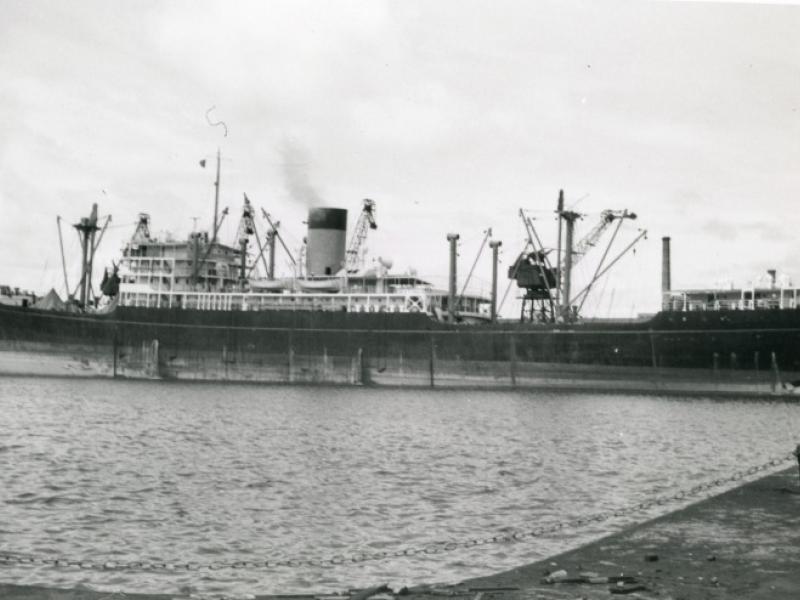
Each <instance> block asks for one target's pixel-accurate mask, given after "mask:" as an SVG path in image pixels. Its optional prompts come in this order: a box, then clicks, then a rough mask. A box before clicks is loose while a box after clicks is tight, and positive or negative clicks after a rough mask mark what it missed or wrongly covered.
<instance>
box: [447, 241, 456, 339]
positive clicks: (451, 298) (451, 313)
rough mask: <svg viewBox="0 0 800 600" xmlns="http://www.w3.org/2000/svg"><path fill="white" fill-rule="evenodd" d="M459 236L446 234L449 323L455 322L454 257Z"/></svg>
mask: <svg viewBox="0 0 800 600" xmlns="http://www.w3.org/2000/svg"><path fill="white" fill-rule="evenodd" d="M458 238H459V235H458V234H457V233H448V234H447V241H448V242H450V282H449V283H450V285H449V293H448V296H447V313H448V320H449V322H450V323H454V322H455V320H456V313H457V311H456V282H457V277H456V257H457V256H458V250H457V244H458Z"/></svg>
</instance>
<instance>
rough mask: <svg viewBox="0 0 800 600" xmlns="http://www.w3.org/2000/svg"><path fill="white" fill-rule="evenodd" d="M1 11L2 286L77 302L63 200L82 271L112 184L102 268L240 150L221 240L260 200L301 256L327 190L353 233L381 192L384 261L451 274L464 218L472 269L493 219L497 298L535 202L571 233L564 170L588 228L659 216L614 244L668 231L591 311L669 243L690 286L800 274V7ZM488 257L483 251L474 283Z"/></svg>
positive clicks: (414, 4) (652, 280)
mask: <svg viewBox="0 0 800 600" xmlns="http://www.w3.org/2000/svg"><path fill="white" fill-rule="evenodd" d="M0 12H1V13H2V15H3V18H2V20H0V76H2V86H0V208H2V218H0V282H2V283H5V284H11V285H14V286H19V287H23V288H29V289H33V290H34V291H36V292H38V293H44V292H46V291H47V290H48V289H50V287H55V288H56V289H57V290H59V291H61V292H62V295H63V288H64V284H63V274H62V269H61V258H60V251H59V244H58V230H57V226H56V217H57V216H61V217H62V219H63V220H64V221H63V234H64V246H65V254H66V262H67V267H68V274H69V278H70V286H72V287H74V285H75V282H76V281H77V273H78V269H79V264H80V259H79V247H78V242H77V236H76V234H75V231H74V230H71V228H70V227H69V225H70V224H71V223H75V222H77V220H78V219H79V218H80V217H82V216H87V215H88V213H89V211H90V209H91V205H92V203H95V202H96V203H98V205H99V212H100V214H101V215H111V216H112V222H111V225H110V227H109V229H108V230H107V232H106V235H105V236H104V238H103V241H102V244H101V247H100V248H99V250H98V255H97V258H96V264H97V265H98V269H97V271H96V277H99V275H100V274H101V271H100V269H101V267H102V266H105V265H110V264H111V261H112V260H116V259H118V257H119V254H120V249H121V247H122V245H123V244H124V243H125V242H126V241H127V240H128V239H129V238H130V236H131V235H132V233H133V230H134V224H135V222H136V220H137V215H138V214H139V213H140V212H145V213H148V214H150V215H151V228H152V229H153V231H154V233H155V232H161V231H170V232H171V233H172V234H173V235H175V236H176V237H178V238H184V237H185V236H187V235H188V233H189V232H191V231H192V229H193V228H194V227H195V226H196V227H197V228H198V229H209V228H210V227H211V221H212V213H213V198H214V187H213V181H214V169H213V168H208V167H213V159H214V157H215V155H216V151H217V149H218V148H219V149H220V151H221V153H222V157H223V158H222V169H221V170H222V176H221V186H220V204H221V206H227V207H229V209H230V212H231V214H230V215H229V216H228V217H227V219H226V220H225V222H224V224H223V227H222V232H221V238H222V239H223V241H225V240H227V241H229V242H230V241H232V240H233V239H234V237H235V234H236V226H237V222H238V213H239V211H240V210H241V205H242V198H243V194H244V193H247V195H248V197H249V198H250V199H251V200H252V201H253V203H254V204H255V205H256V206H257V207H264V208H265V209H266V210H267V211H268V212H269V213H270V214H271V215H272V216H273V217H274V218H275V219H278V220H280V221H281V231H282V233H283V235H284V237H285V239H286V241H287V243H288V244H289V246H290V248H292V249H294V250H296V249H297V248H298V247H299V245H300V244H301V241H302V238H303V236H304V234H305V232H304V228H305V225H304V224H303V221H304V220H305V218H306V214H307V210H308V208H309V207H310V206H311V205H315V204H320V205H325V206H334V207H342V208H347V209H349V210H350V216H349V224H350V227H351V228H352V227H353V226H354V224H355V220H356V218H357V214H358V211H359V209H360V206H361V201H362V199H364V198H371V199H373V200H375V202H376V205H377V211H376V218H377V222H378V229H377V230H376V231H371V232H370V236H369V238H368V240H367V246H368V248H369V253H370V256H371V257H373V258H377V257H378V256H381V257H384V258H389V259H391V260H392V262H393V264H394V270H396V271H401V272H402V271H408V270H410V269H414V270H416V272H417V273H418V274H420V275H425V276H430V277H432V278H433V279H434V280H441V279H442V278H443V277H444V276H445V275H446V273H447V261H448V248H447V241H446V235H447V233H450V232H455V233H459V234H460V236H461V240H460V245H459V263H458V267H459V281H460V282H463V280H464V278H465V277H466V274H467V273H468V272H469V270H470V267H471V266H472V264H473V262H474V261H475V260H476V256H477V255H478V251H479V248H480V246H481V241H482V239H483V237H484V231H485V230H486V229H487V228H491V229H492V235H493V238H494V239H499V240H502V242H503V246H502V253H501V257H500V258H501V261H502V264H501V273H503V276H502V278H501V283H500V287H501V292H502V291H505V288H506V279H505V276H504V271H505V270H506V269H507V268H508V266H509V265H510V264H511V263H512V262H513V261H514V259H515V258H516V256H517V254H518V253H519V252H520V251H521V250H522V247H523V244H524V239H525V232H524V228H523V226H522V223H521V220H520V218H519V214H518V213H519V210H520V208H523V209H525V210H526V211H529V212H528V213H527V214H529V215H530V216H531V217H533V218H534V224H535V226H536V228H537V230H538V231H539V233H540V235H541V237H542V238H543V239H544V241H545V245H554V244H555V238H556V236H555V231H556V224H555V221H554V216H553V210H554V209H555V203H556V199H557V196H558V191H559V189H564V190H565V196H566V200H567V206H568V207H570V208H572V209H573V210H576V211H578V212H581V213H583V214H584V215H585V216H584V217H583V219H582V220H581V221H579V223H578V231H577V236H578V238H580V237H581V236H582V235H583V234H585V233H586V232H587V231H588V230H589V229H590V228H591V227H592V226H593V225H594V223H595V222H596V221H597V220H598V219H599V213H600V211H602V210H603V209H608V208H611V209H623V208H627V209H628V210H631V211H633V212H635V213H636V214H637V215H638V219H637V220H636V221H635V222H631V223H627V224H626V227H625V228H624V229H623V231H622V233H620V236H619V240H618V243H617V245H616V246H615V247H616V248H617V249H619V250H621V249H622V247H623V246H624V244H625V243H627V241H629V240H630V239H632V238H633V237H634V236H635V235H636V234H637V233H638V231H637V230H638V229H639V228H642V229H646V230H647V231H648V235H647V239H646V240H644V241H642V242H641V243H640V244H639V245H637V246H636V251H635V253H629V254H628V255H626V256H625V257H623V258H622V259H621V260H620V262H619V263H618V265H617V267H616V268H615V269H614V270H613V271H612V273H611V274H610V275H608V276H607V277H606V278H605V279H604V280H603V281H601V282H600V283H598V284H597V285H596V286H595V292H596V293H595V295H594V296H593V298H592V300H591V301H590V302H587V308H586V310H587V312H588V313H593V314H597V315H601V316H602V315H616V316H632V315H634V314H638V313H643V312H652V311H655V310H657V309H658V307H659V305H660V281H661V275H660V267H661V237H662V236H670V237H671V238H672V282H673V287H674V288H696V287H703V288H705V287H715V286H729V285H731V282H733V283H735V284H737V285H748V284H749V283H750V282H754V281H758V280H759V278H762V279H763V278H764V275H765V272H766V270H767V269H769V268H776V269H777V270H778V271H779V273H780V274H781V275H782V276H783V277H784V278H791V280H792V281H793V282H796V283H798V284H800V238H798V235H797V230H798V225H800V218H798V217H797V216H796V208H795V207H796V206H797V205H798V199H799V198H800V169H798V168H797V167H798V164H800V112H798V111H799V110H800V44H799V43H798V42H797V32H798V31H800V6H797V5H792V4H783V3H779V4H747V3H722V2H712V3H701V2H597V1H589V2H570V1H565V2H564V1H558V2H526V1H519V2H512V1H499V2H498V1H489V0H485V1H471V0H466V1H465V0H452V1H446V0H440V1H436V2H430V1H417V0H403V1H399V0H397V1H379V0H370V1H363V2H351V1H343V0H336V1H318V2H315V1H312V2H309V1H297V0H293V1H291V2H282V1H275V0H272V1H257V2H245V1H239V2H212V1H198V0H192V1H186V2H181V1H171V2H161V1H148V0H139V1H136V2H133V1H122V0H115V1H113V2H108V1H96V2H95V1H88V0H87V1H80V2H58V1H53V2H45V1H40V0H25V1H21V0H20V1H18V0H0ZM212 107H213V109H212ZM209 109H211V110H210V112H209ZM217 121H223V122H224V123H225V126H226V128H227V135H225V131H224V129H225V128H223V127H222V126H221V125H218V126H212V125H210V124H209V122H217ZM203 158H205V159H208V161H209V162H208V167H207V168H206V169H203V168H201V167H200V165H199V161H200V160H201V159H203ZM258 224H259V226H260V227H262V230H263V229H265V228H266V227H265V226H264V224H263V222H262V221H259V223H258ZM600 255H602V249H595V250H594V251H593V252H592V253H590V254H588V255H587V256H586V258H585V259H584V260H583V261H582V264H581V267H580V271H579V273H578V277H579V280H581V278H583V279H582V280H581V281H586V278H587V277H588V276H589V275H590V274H591V273H592V272H593V270H594V265H595V264H596V262H597V260H599V257H600ZM613 255H614V251H613V250H612V254H611V256H613ZM592 261H594V262H592ZM277 263H278V265H279V266H278V268H279V270H281V269H283V270H284V271H286V269H287V260H286V258H285V257H284V256H279V257H278V261H277ZM490 274H491V263H490V261H489V255H488V252H487V251H484V252H483V253H482V255H481V256H480V259H479V260H478V261H477V266H476V268H475V273H474V276H473V279H472V283H474V284H476V286H477V287H478V288H482V289H486V286H488V280H489V279H490ZM579 285H580V282H579ZM514 296H515V292H514V290H513V289H512V292H511V294H510V295H509V298H510V299H509V301H508V302H507V304H504V308H503V313H504V315H505V316H512V315H513V314H514V311H515V310H517V308H515V307H516V306H517V305H516V304H515V303H514V301H513V297H514Z"/></svg>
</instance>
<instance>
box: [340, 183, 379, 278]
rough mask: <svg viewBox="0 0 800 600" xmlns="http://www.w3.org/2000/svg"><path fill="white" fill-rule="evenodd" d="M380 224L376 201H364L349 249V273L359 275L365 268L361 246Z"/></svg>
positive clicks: (347, 262) (347, 261) (347, 259)
mask: <svg viewBox="0 0 800 600" xmlns="http://www.w3.org/2000/svg"><path fill="white" fill-rule="evenodd" d="M377 228H378V224H377V223H376V222H375V201H374V200H370V199H369V198H367V199H365V200H364V203H363V205H362V208H361V214H360V215H359V217H358V222H357V223H356V229H355V231H354V232H353V237H352V239H351V240H350V246H349V247H348V248H347V254H346V258H345V261H346V264H347V272H348V273H357V272H358V271H359V269H361V268H362V267H363V264H362V263H363V257H362V256H361V246H362V245H363V244H364V241H365V240H366V239H367V232H368V231H369V230H370V229H377Z"/></svg>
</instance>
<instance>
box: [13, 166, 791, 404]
mask: <svg viewBox="0 0 800 600" xmlns="http://www.w3.org/2000/svg"><path fill="white" fill-rule="evenodd" d="M217 172H218V173H219V171H217ZM215 186H216V189H217V197H216V198H217V199H218V192H219V175H217V181H216V183H215ZM217 206H218V200H215V208H214V223H213V227H212V228H211V231H210V232H193V233H192V234H190V235H189V236H188V238H187V239H183V240H177V239H174V238H172V237H170V236H167V237H163V238H157V237H154V236H153V235H151V232H150V217H149V215H146V214H141V215H140V216H139V221H138V224H137V226H136V228H135V231H134V232H133V235H132V236H131V238H130V241H129V242H128V243H127V245H126V246H125V248H124V250H123V253H122V257H121V260H120V262H119V263H118V264H115V265H114V267H113V269H112V270H111V271H109V270H106V272H105V275H104V277H103V281H102V283H101V284H100V286H99V287H100V290H101V292H102V293H98V294H96V295H95V293H94V288H93V282H92V271H93V266H92V262H93V257H94V253H95V250H96V249H97V246H98V245H99V242H100V240H101V239H102V236H103V232H104V227H105V226H101V224H100V223H99V220H98V217H97V206H96V205H95V206H94V208H93V211H92V214H91V215H90V216H89V217H87V218H84V219H81V220H80V222H79V223H77V224H75V228H76V229H77V231H78V233H79V234H80V236H81V240H82V269H81V279H80V281H79V283H78V286H77V287H76V289H75V293H74V294H72V295H71V296H70V298H68V300H67V301H66V302H63V301H61V299H60V298H58V297H57V296H56V295H55V294H54V292H51V294H49V295H48V296H46V297H45V298H43V299H40V300H39V301H38V302H36V303H32V302H29V301H26V302H24V303H23V302H20V303H0V373H2V374H19V375H48V376H64V375H75V376H93V377H111V378H148V379H161V380H197V381H240V382H262V383H324V384H343V385H391V386H426V387H459V386H471V387H486V388H495V387H518V388H568V389H591V390H614V391H621V390H630V391H658V392H664V393H671V392H678V393H712V392H721V393H743V394H771V393H782V392H786V391H792V390H793V389H794V387H795V385H794V384H793V382H794V383H800V381H798V380H800V304H799V303H798V288H797V287H793V286H786V285H782V286H779V285H778V283H777V280H776V277H775V273H774V272H770V275H771V279H770V282H769V283H768V284H767V285H764V286H760V287H750V288H749V289H727V290H718V289H708V290H673V289H672V288H671V285H670V246H669V244H670V240H669V238H664V239H663V241H662V244H663V261H662V299H663V304H662V310H660V311H659V312H658V313H656V314H655V315H651V316H647V317H641V318H636V319H585V318H582V316H581V310H580V309H581V308H582V306H583V302H584V300H585V297H586V295H587V294H588V293H589V292H590V291H591V288H592V285H593V284H594V283H595V282H596V281H597V280H598V279H599V278H600V277H602V276H603V275H604V274H605V272H606V271H607V270H608V269H609V268H611V267H612V266H613V265H614V263H615V262H616V261H617V260H618V259H619V258H621V257H622V256H623V255H624V254H625V252H627V251H628V250H629V249H630V248H631V247H633V246H634V245H635V243H636V242H638V240H639V239H641V238H642V237H643V236H644V234H645V232H641V233H640V234H639V235H638V236H637V237H636V238H635V239H634V241H633V242H631V243H630V244H629V245H628V246H627V247H626V248H625V249H624V250H623V251H622V252H621V253H619V254H617V256H616V257H614V258H608V256H609V247H610V246H607V247H606V251H605V253H604V254H603V260H601V262H600V266H598V267H597V270H596V271H595V275H594V277H593V278H592V280H591V281H590V283H589V284H588V285H586V286H585V287H584V288H583V289H581V290H580V291H579V292H577V293H575V291H574V290H573V289H572V285H573V281H572V277H571V273H572V269H573V268H574V265H575V263H576V262H577V260H579V259H580V257H581V256H582V255H583V253H585V252H586V251H587V248H589V247H591V246H593V245H595V244H596V243H597V241H598V240H599V238H600V236H601V235H603V234H604V232H607V231H609V230H610V231H613V237H616V233H617V232H618V231H619V227H620V226H621V225H622V223H623V222H625V221H628V220H631V219H635V218H636V216H635V215H633V214H632V213H629V212H627V211H610V210H609V211H604V212H603V214H602V215H601V220H600V223H599V224H598V225H597V226H596V227H595V228H594V229H593V230H592V231H590V232H589V234H588V235H587V236H586V237H584V238H583V239H582V240H580V241H578V242H577V243H576V242H574V224H575V221H576V220H577V218H579V215H578V214H577V213H575V212H571V211H568V210H565V208H564V203H563V193H562V194H561V195H560V197H559V202H558V206H557V209H556V213H557V216H558V227H559V229H558V234H559V235H558V239H559V243H558V247H557V248H555V249H548V248H545V247H544V246H543V245H542V244H541V241H540V238H539V236H538V233H537V232H536V230H535V228H534V224H533V221H532V220H530V219H528V218H526V217H525V215H524V213H522V212H521V213H520V216H521V217H522V220H523V223H524V224H525V228H526V231H527V234H528V245H527V246H526V247H525V249H524V250H523V251H522V252H521V253H520V254H519V256H518V258H517V260H516V261H515V262H514V263H513V264H512V265H511V267H509V269H508V272H507V275H508V277H509V279H510V280H511V282H512V283H514V284H515V287H516V289H517V290H518V291H519V293H520V294H521V299H522V304H521V307H522V308H521V313H520V315H519V318H514V319H500V318H499V317H498V314H497V300H498V294H497V279H498V269H497V249H498V247H499V246H500V242H499V241H497V240H495V241H491V242H489V244H488V246H489V247H490V248H491V249H492V253H493V275H492V292H491V293H490V294H488V295H481V294H471V293H467V292H466V286H465V287H464V288H462V289H461V292H460V293H459V288H458V285H457V283H458V278H457V273H456V244H457V240H458V235H457V234H450V235H448V236H447V239H448V241H449V245H450V273H449V279H448V285H447V289H440V288H438V287H436V286H435V285H433V284H432V283H430V282H429V281H427V280H426V279H424V278H423V277H420V276H417V275H416V274H410V273H403V274H393V273H392V272H391V267H392V265H391V263H390V262H389V261H380V262H379V263H378V265H377V266H374V267H372V268H365V266H364V265H365V261H364V256H363V242H364V240H365V239H366V236H367V234H368V232H369V231H370V230H371V229H374V228H375V227H376V226H377V225H376V220H375V203H374V202H373V201H372V200H364V202H363V206H362V210H361V212H360V214H359V217H358V220H357V222H356V225H355V228H354V232H353V233H352V234H351V237H350V240H349V243H348V240H347V210H345V209H341V208H312V209H311V210H310V212H309V215H308V221H307V236H306V238H305V243H304V246H303V248H302V249H301V251H300V252H299V253H298V256H296V257H295V256H294V255H292V253H291V252H290V251H289V249H288V247H286V244H285V243H284V242H283V239H282V237H281V235H280V231H279V226H278V224H277V223H275V222H274V221H273V220H272V219H271V217H270V215H269V214H268V213H266V211H264V210H263V209H262V216H263V218H264V219H265V220H266V222H267V223H268V225H269V228H268V230H266V231H265V235H263V236H262V235H260V232H259V226H258V222H259V219H257V216H256V211H255V208H254V206H253V205H252V204H251V202H250V201H249V199H248V198H247V196H246V195H245V196H244V204H243V207H242V211H241V215H240V221H239V227H238V230H237V235H236V240H235V241H234V243H232V244H224V243H222V242H221V241H220V240H219V239H218V233H219V229H220V226H221V225H222V221H224V219H225V217H226V215H227V212H226V211H223V212H222V213H221V214H220V213H218V210H217ZM107 223H108V222H107V221H106V225H107ZM613 237H612V239H613ZM262 238H263V239H262ZM562 240H563V244H562ZM487 241H488V236H487V238H485V239H484V242H487ZM278 244H280V246H281V247H282V249H283V251H284V252H285V253H286V255H287V258H288V259H289V260H290V261H291V264H292V266H293V269H294V271H293V273H292V274H291V275H290V276H283V277H278V276H277V274H276V269H275V256H276V251H277V245H278ZM554 255H555V256H554ZM65 275H66V271H65ZM65 284H66V276H65ZM66 287H67V288H68V289H69V286H68V285H67V286H66ZM15 304H16V305H15Z"/></svg>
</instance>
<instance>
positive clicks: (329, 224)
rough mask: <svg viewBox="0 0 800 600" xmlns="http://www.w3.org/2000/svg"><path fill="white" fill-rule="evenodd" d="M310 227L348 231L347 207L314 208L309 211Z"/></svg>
mask: <svg viewBox="0 0 800 600" xmlns="http://www.w3.org/2000/svg"><path fill="white" fill-rule="evenodd" d="M308 228H309V229H338V230H340V231H347V209H346V208H312V209H310V210H309V211H308Z"/></svg>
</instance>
